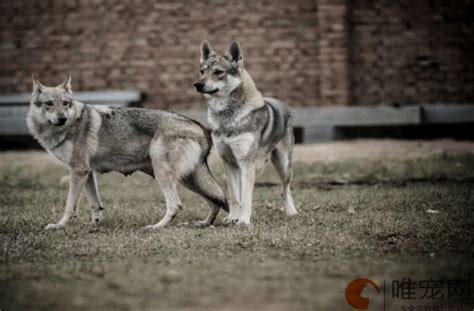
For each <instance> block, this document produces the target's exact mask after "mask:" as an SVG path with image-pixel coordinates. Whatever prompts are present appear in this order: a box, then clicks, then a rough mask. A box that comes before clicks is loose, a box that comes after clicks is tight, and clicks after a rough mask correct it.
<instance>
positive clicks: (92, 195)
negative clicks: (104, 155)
mask: <svg viewBox="0 0 474 311" xmlns="http://www.w3.org/2000/svg"><path fill="white" fill-rule="evenodd" d="M86 195H87V199H88V200H89V204H90V205H91V208H92V210H91V217H92V223H93V224H95V225H99V224H100V221H101V219H102V210H103V209H104V208H103V205H102V202H101V201H100V196H99V189H98V187H97V179H96V174H95V172H94V171H92V172H91V173H90V174H89V176H88V177H87V181H86Z"/></svg>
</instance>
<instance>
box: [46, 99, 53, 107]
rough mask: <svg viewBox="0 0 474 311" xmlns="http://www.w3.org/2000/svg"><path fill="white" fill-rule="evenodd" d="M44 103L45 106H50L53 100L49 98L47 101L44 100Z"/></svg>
mask: <svg viewBox="0 0 474 311" xmlns="http://www.w3.org/2000/svg"><path fill="white" fill-rule="evenodd" d="M44 104H45V105H46V106H49V107H51V106H52V105H53V102H52V101H50V100H48V101H47V102H44Z"/></svg>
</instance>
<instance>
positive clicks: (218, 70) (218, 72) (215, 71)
mask: <svg viewBox="0 0 474 311" xmlns="http://www.w3.org/2000/svg"><path fill="white" fill-rule="evenodd" d="M222 73H224V71H222V70H220V69H216V70H214V74H215V75H220V74H222Z"/></svg>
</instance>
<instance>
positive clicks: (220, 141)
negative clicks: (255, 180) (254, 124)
mask: <svg viewBox="0 0 474 311" xmlns="http://www.w3.org/2000/svg"><path fill="white" fill-rule="evenodd" d="M212 140H213V141H214V144H215V146H216V149H217V151H218V152H219V155H220V156H221V157H222V158H224V159H232V160H237V161H242V160H244V159H245V158H247V157H248V156H249V154H250V153H251V152H252V150H254V145H255V140H256V138H255V135H254V134H252V133H243V134H240V135H237V136H230V137H227V136H225V135H222V136H220V135H214V134H213V135H212Z"/></svg>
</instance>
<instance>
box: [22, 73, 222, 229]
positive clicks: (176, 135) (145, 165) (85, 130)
mask: <svg viewBox="0 0 474 311" xmlns="http://www.w3.org/2000/svg"><path fill="white" fill-rule="evenodd" d="M27 124H28V128H29V130H30V132H31V133H32V134H33V135H34V137H35V138H36V139H37V140H38V141H39V142H40V144H41V145H42V146H43V147H44V148H45V149H46V150H47V151H48V152H49V153H51V154H52V155H54V156H55V157H56V158H57V159H59V160H60V161H61V162H63V163H65V164H66V165H68V166H69V168H70V184H69V193H68V196H67V201H66V207H65V211H64V216H63V217H62V218H61V220H59V222H58V223H55V224H49V225H47V226H46V228H45V229H56V228H62V227H64V226H65V225H66V223H67V222H68V220H69V219H70V218H71V217H73V216H74V215H75V214H76V205H77V202H78V200H79V197H80V195H81V192H82V190H83V189H85V192H86V195H87V198H88V200H89V202H90V204H91V205H92V222H93V223H94V224H99V223H100V220H101V214H102V212H101V211H102V209H103V208H102V203H101V200H100V198H99V193H98V188H97V181H96V172H98V173H104V172H109V171H117V172H120V173H123V174H126V175H127V174H131V173H133V172H135V171H142V172H144V173H146V174H148V175H151V176H152V177H154V178H155V179H156V180H157V181H158V183H159V185H160V187H161V190H162V191H163V194H164V197H165V200H166V214H165V216H164V217H163V218H162V219H161V220H160V221H159V222H158V223H157V224H155V225H150V226H146V227H145V228H147V229H158V228H161V227H163V226H166V225H167V224H168V223H169V222H170V221H171V220H172V219H173V218H174V217H175V215H176V213H177V212H178V210H180V209H181V206H182V205H181V201H180V198H179V196H178V192H177V187H178V183H182V184H183V185H184V186H186V187H187V188H189V189H190V190H192V191H194V192H196V193H198V194H200V195H201V196H203V197H204V198H205V199H206V200H207V201H208V203H209V206H210V207H211V212H210V214H209V215H208V217H207V218H206V219H205V220H203V221H201V222H199V223H198V224H199V225H202V226H207V225H210V224H212V223H213V222H214V220H215V218H216V216H217V214H218V212H219V209H220V208H223V209H225V210H228V206H227V201H226V199H225V197H224V192H223V191H222V189H221V188H220V186H219V185H218V183H217V182H216V180H215V179H214V177H213V176H212V174H211V172H210V171H209V167H208V165H207V157H208V155H209V151H210V149H211V146H212V140H211V137H210V134H209V132H208V130H207V129H205V128H204V127H203V126H201V125H200V124H199V123H197V122H195V121H193V120H190V119H188V118H185V117H183V116H180V115H178V114H174V113H170V112H165V111H160V110H148V109H139V108H109V107H100V106H92V105H85V104H83V103H80V102H77V101H75V100H74V99H73V96H72V89H71V76H70V75H69V76H68V78H67V79H66V80H65V81H64V82H63V83H62V84H60V85H59V86H57V87H46V86H44V85H43V84H41V83H40V82H39V81H38V80H37V79H36V78H35V77H33V94H32V98H31V104H30V109H29V112H28V116H27Z"/></svg>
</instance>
